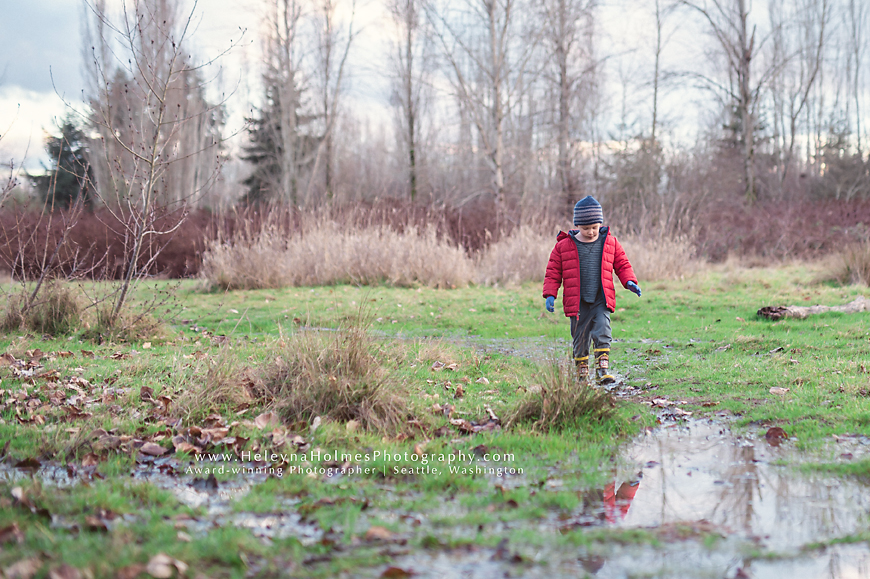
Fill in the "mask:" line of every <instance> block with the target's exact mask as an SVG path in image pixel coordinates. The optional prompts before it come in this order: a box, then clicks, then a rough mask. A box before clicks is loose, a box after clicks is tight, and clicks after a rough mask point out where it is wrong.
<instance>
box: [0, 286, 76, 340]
mask: <svg viewBox="0 0 870 579" xmlns="http://www.w3.org/2000/svg"><path fill="white" fill-rule="evenodd" d="M26 301H27V294H25V293H24V292H23V291H22V293H21V294H18V295H13V296H11V297H10V298H9V300H8V301H7V302H6V311H5V312H4V313H3V320H2V330H3V331H4V332H10V331H15V330H19V329H24V330H30V331H33V332H39V333H41V334H50V335H52V336H64V335H67V334H70V333H72V332H74V331H75V330H76V329H77V328H78V325H79V323H80V316H81V311H82V306H81V303H80V301H79V299H78V297H77V296H76V294H75V293H73V291H72V290H71V289H70V288H69V287H68V286H66V285H64V284H62V283H60V282H56V281H52V282H49V283H48V284H47V285H46V286H45V287H44V288H43V289H42V291H41V292H40V293H39V295H38V296H37V297H36V301H35V302H34V303H33V304H32V305H31V306H30V307H26V306H25V304H26Z"/></svg>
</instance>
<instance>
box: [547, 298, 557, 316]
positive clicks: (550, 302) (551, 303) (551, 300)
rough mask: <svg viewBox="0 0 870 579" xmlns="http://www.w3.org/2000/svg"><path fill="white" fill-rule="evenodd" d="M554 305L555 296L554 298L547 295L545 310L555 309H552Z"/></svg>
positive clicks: (551, 310)
mask: <svg viewBox="0 0 870 579" xmlns="http://www.w3.org/2000/svg"><path fill="white" fill-rule="evenodd" d="M555 305H556V298H554V297H553V296H548V297H547V311H548V312H553V311H555V309H554V307H555Z"/></svg>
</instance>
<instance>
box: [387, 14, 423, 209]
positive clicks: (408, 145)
mask: <svg viewBox="0 0 870 579" xmlns="http://www.w3.org/2000/svg"><path fill="white" fill-rule="evenodd" d="M387 9H388V11H389V13H390V16H391V17H392V20H393V23H394V25H395V27H396V32H397V40H396V42H395V43H394V46H393V53H392V58H391V61H392V62H391V66H392V73H393V83H394V96H395V97H396V102H397V103H398V106H399V109H400V111H401V119H400V127H401V134H402V137H403V138H402V141H403V144H404V145H405V151H406V154H407V170H408V195H409V197H410V198H411V200H412V201H413V200H414V199H415V197H416V196H417V188H418V174H419V167H418V165H419V162H420V150H419V148H420V122H421V118H420V117H421V112H422V111H421V109H422V106H423V102H424V100H425V96H424V93H425V92H426V91H427V89H428V87H429V81H428V78H427V76H428V72H429V66H430V62H429V60H430V57H431V55H430V43H429V36H428V34H426V33H425V32H426V31H425V30H422V27H423V26H424V25H425V24H426V20H425V19H424V18H422V11H423V0H389V3H388V5H387Z"/></svg>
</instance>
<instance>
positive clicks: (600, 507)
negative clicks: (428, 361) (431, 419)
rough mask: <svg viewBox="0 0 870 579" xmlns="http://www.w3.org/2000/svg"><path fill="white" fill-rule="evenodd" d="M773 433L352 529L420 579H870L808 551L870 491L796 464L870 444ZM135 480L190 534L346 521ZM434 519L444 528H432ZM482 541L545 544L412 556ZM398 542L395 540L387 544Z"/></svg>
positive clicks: (171, 466) (850, 522) (711, 434)
mask: <svg viewBox="0 0 870 579" xmlns="http://www.w3.org/2000/svg"><path fill="white" fill-rule="evenodd" d="M764 430H765V429H759V431H758V432H755V431H753V432H750V433H748V434H744V435H738V434H735V433H734V432H732V431H731V430H730V428H729V427H728V425H727V424H726V423H724V422H722V421H721V420H720V421H712V420H707V421H705V420H688V421H685V422H680V423H673V422H671V423H668V424H666V425H663V426H661V427H659V428H656V429H654V430H651V431H649V432H646V433H644V435H643V436H641V437H639V438H638V439H637V440H635V441H634V442H633V443H631V444H630V445H628V446H627V448H626V449H625V450H624V452H623V454H622V456H620V457H619V459H618V460H616V461H615V462H614V466H612V467H611V470H610V471H609V475H610V476H609V477H608V478H609V481H608V483H607V484H606V485H605V486H604V487H603V488H601V489H593V490H589V491H580V495H581V498H583V501H582V505H580V506H578V507H577V508H575V509H574V510H572V511H565V510H557V509H553V510H552V511H548V512H546V513H544V514H543V515H542V516H540V517H538V518H531V519H511V518H510V517H507V518H505V519H503V520H502V519H500V518H499V520H497V521H495V522H493V523H492V524H489V525H487V527H486V528H485V529H482V528H478V527H477V525H467V524H466V525H450V524H446V523H445V522H446V521H450V520H451V519H454V518H455V519H460V518H462V517H464V516H465V515H467V514H468V509H467V508H466V507H463V506H462V504H461V501H459V500H455V499H450V498H448V497H445V499H444V500H443V501H441V502H440V503H439V504H438V505H432V509H431V510H429V511H427V512H425V513H422V512H420V513H409V512H404V511H402V510H401V509H399V510H396V511H395V512H394V511H393V509H391V508H390V507H389V506H388V505H389V501H388V502H387V503H386V505H387V506H382V507H375V506H373V507H371V508H369V509H367V510H366V511H365V513H364V514H360V516H359V518H358V519H357V522H356V526H355V528H354V529H353V530H352V533H353V534H357V535H358V534H360V533H361V532H364V531H365V530H366V529H367V528H368V525H369V524H380V523H371V521H376V520H377V521H384V522H388V523H390V524H393V525H394V527H393V528H397V529H398V531H397V534H396V536H397V537H400V538H402V542H401V545H402V547H401V548H400V549H397V550H395V551H394V552H391V556H392V563H391V565H392V566H395V567H398V568H401V569H404V570H407V571H412V572H413V573H414V576H415V577H433V578H434V577H439V578H440V577H444V578H450V577H456V578H460V577H462V578H473V577H492V576H505V575H506V574H507V575H509V576H524V577H547V578H553V577H576V576H588V575H591V576H594V577H600V578H606V579H617V578H628V577H638V576H642V577H662V578H665V577H667V578H683V577H685V578H687V579H689V578H691V579H695V578H699V577H715V578H717V579H722V578H725V579H735V578H746V577H750V578H753V579H761V578H770V579H774V578H776V579H779V578H781V577H788V578H789V579H870V549H868V546H867V544H866V543H856V544H841V545H834V546H830V547H827V548H825V549H808V547H811V546H812V545H813V544H816V543H819V542H825V541H830V540H835V539H840V538H844V537H848V536H850V535H855V534H857V533H861V532H868V531H870V493H868V492H867V491H868V484H866V483H864V482H862V481H861V480H858V479H855V478H843V477H835V476H831V475H829V474H825V473H821V472H803V471H799V470H798V469H797V468H795V465H796V464H800V463H801V462H807V461H810V460H819V461H824V460H831V458H830V457H831V456H834V457H839V458H835V459H834V460H852V459H856V458H861V457H864V456H868V455H870V452H868V450H870V444H868V443H870V441H868V440H867V439H866V438H861V437H850V438H847V439H843V440H842V441H841V442H839V443H837V444H833V443H832V446H833V447H835V448H832V449H828V450H827V451H826V453H825V454H824V456H818V457H810V456H807V455H804V454H801V453H799V451H797V450H796V449H795V448H794V445H793V443H792V442H791V441H789V440H785V441H781V440H779V439H774V440H772V442H768V439H766V438H765V437H764V436H763V434H759V432H762V433H763V431H764ZM780 442H781V444H780ZM774 444H776V445H774ZM200 466H202V465H200ZM571 468H572V467H571V466H570V465H564V464H554V465H552V466H551V468H550V469H549V471H548V476H547V481H546V483H545V484H544V485H543V486H536V492H547V490H570V488H569V484H570V483H565V482H563V481H562V480H561V479H562V478H564V479H565V480H572V479H571V477H570V476H569V471H571ZM131 474H132V478H133V479H138V480H142V481H147V482H149V483H151V484H154V485H156V486H157V487H159V488H163V489H166V490H168V491H170V492H172V493H173V494H174V496H176V497H177V498H178V500H179V501H180V502H181V503H183V504H185V505H188V506H190V507H192V508H195V509H198V514H197V515H196V516H195V517H188V518H184V517H180V518H179V521H178V522H179V523H181V524H183V525H184V526H185V527H186V528H187V530H188V532H189V533H191V534H194V533H196V534H204V533H207V532H208V531H209V530H210V529H212V528H214V527H216V526H227V525H232V526H235V527H243V528H248V529H250V530H251V532H252V534H254V535H255V536H257V537H260V538H262V539H263V540H264V541H268V540H270V539H281V538H287V537H296V538H298V539H299V540H300V541H301V542H302V543H303V544H308V545H310V544H314V543H317V542H320V541H323V540H327V539H328V540H333V539H334V540H336V541H340V540H341V536H342V533H344V530H343V529H341V528H340V526H341V525H340V524H339V525H338V527H336V528H334V529H332V530H330V531H326V532H324V530H322V529H321V528H320V527H319V526H318V525H317V524H316V523H313V522H309V521H306V520H303V517H302V516H300V514H299V512H298V511H299V509H298V500H296V499H286V500H282V501H277V502H276V504H277V506H276V507H275V508H274V510H273V511H272V512H267V513H250V512H238V511H237V510H235V508H234V502H235V501H236V500H237V499H238V498H240V497H242V496H244V495H245V494H247V493H248V491H249V490H250V489H251V488H252V487H253V486H254V485H257V484H259V483H261V482H263V481H264V480H265V479H266V475H265V474H263V475H260V474H245V475H244V476H239V477H238V478H236V479H231V480H226V481H221V482H220V483H214V482H213V481H212V482H211V483H210V482H209V481H207V480H203V479H196V478H194V477H193V476H191V475H189V474H184V465H182V464H180V463H178V461H176V460H175V459H174V458H160V459H156V460H153V461H149V462H144V463H140V464H137V465H136V467H135V469H134V472H133V473H131ZM30 476H35V477H37V478H38V479H39V480H40V481H41V482H42V483H43V484H45V485H46V486H55V487H68V486H70V485H74V484H77V483H78V482H80V481H81V476H80V473H79V475H78V476H77V475H76V473H75V469H68V468H66V467H62V466H58V465H51V464H45V465H41V466H40V468H38V469H19V468H15V467H13V466H11V465H8V464H0V481H5V482H6V483H16V482H17V481H21V480H24V479H25V478H26V477H30ZM539 482H540V479H539V478H534V477H526V476H516V477H512V476H508V477H497V478H491V480H490V483H491V484H492V485H493V487H495V486H496V485H499V486H502V487H504V488H512V487H518V486H519V487H521V486H527V485H532V484H536V483H539ZM384 492H385V493H390V492H392V487H390V486H389V485H387V486H385V488H384ZM398 498H401V497H398ZM405 498H408V497H405ZM128 518H129V517H127V518H124V519H121V520H127V519H128ZM436 520H440V521H441V522H440V523H439V524H433V523H434V522H435V521H436ZM119 522H120V521H119ZM57 524H58V525H60V526H63V525H64V524H65V523H64V521H58V522H57ZM594 529H609V530H610V531H611V532H613V533H614V535H613V536H614V537H615V539H614V540H607V541H604V542H600V541H599V542H593V543H591V544H586V542H584V541H575V542H573V543H572V542H571V541H568V540H567V539H569V538H571V537H572V536H574V535H572V534H574V533H578V534H579V536H580V537H582V536H583V533H587V532H588V531H589V530H594ZM631 529H638V530H641V531H642V532H643V534H644V535H645V536H646V537H647V538H649V537H653V538H654V542H653V544H650V542H649V540H646V541H642V543H641V544H639V545H634V544H622V543H620V542H619V541H618V540H616V539H618V538H619V537H620V532H621V531H624V530H631ZM481 532H483V533H485V534H486V535H487V536H490V537H519V536H523V533H525V534H527V535H528V534H529V533H531V536H534V537H536V538H537V541H536V543H535V544H537V545H538V546H533V545H532V544H531V543H528V544H527V543H521V542H517V543H511V544H502V545H500V546H499V548H496V549H494V548H492V547H489V548H485V547H477V546H474V545H471V546H468V547H464V548H461V549H459V548H457V549H449V548H447V547H438V546H437V545H436V546H435V548H432V549H421V548H415V547H412V546H410V545H415V544H416V541H415V539H419V538H421V537H423V536H426V535H430V534H434V535H435V536H436V537H440V538H439V539H438V542H440V543H442V544H443V545H447V544H450V543H451V541H450V540H448V538H450V539H453V540H459V539H465V540H468V541H469V542H471V543H474V542H477V539H478V538H479V537H480V533H481ZM515 540H518V539H515ZM578 543H579V545H580V546H571V545H575V544H578ZM396 545H397V543H396V542H392V543H390V547H389V548H391V549H392V548H393V547H394V546H396ZM384 571H385V567H383V566H381V567H377V568H370V569H367V570H359V573H358V574H357V575H359V576H363V575H365V573H369V576H372V577H377V576H379V575H380V574H381V573H383V572H384Z"/></svg>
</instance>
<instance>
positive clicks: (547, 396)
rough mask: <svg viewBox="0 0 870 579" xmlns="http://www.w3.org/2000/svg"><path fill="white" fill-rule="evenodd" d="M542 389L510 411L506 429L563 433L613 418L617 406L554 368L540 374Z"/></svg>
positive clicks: (560, 368)
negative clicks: (519, 427) (515, 428)
mask: <svg viewBox="0 0 870 579" xmlns="http://www.w3.org/2000/svg"><path fill="white" fill-rule="evenodd" d="M542 377H543V379H544V386H543V387H542V388H541V390H540V391H530V392H528V393H526V394H525V395H524V396H523V397H522V398H521V399H520V400H519V401H518V402H517V403H516V404H515V405H514V406H513V407H512V408H511V410H510V412H509V413H508V418H507V426H508V427H513V426H519V425H528V426H530V427H531V429H532V430H534V431H538V432H562V431H566V430H571V429H576V428H578V427H581V426H582V425H583V424H584V423H588V422H602V421H605V420H609V419H611V418H613V417H614V415H615V413H616V404H615V402H614V400H613V397H612V396H611V395H610V393H609V392H607V391H606V390H604V389H596V388H592V387H591V386H587V385H585V384H584V385H580V384H579V383H578V381H577V378H576V377H575V375H574V374H573V371H572V370H569V369H568V368H567V367H564V366H561V365H557V364H553V365H551V366H549V367H547V368H546V369H545V370H544V371H543V372H542Z"/></svg>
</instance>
